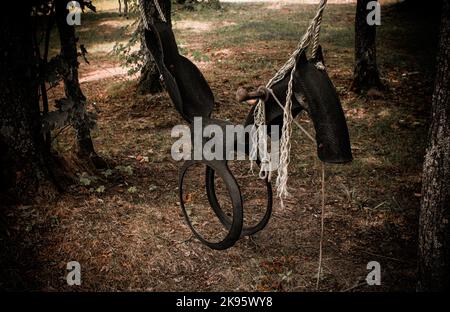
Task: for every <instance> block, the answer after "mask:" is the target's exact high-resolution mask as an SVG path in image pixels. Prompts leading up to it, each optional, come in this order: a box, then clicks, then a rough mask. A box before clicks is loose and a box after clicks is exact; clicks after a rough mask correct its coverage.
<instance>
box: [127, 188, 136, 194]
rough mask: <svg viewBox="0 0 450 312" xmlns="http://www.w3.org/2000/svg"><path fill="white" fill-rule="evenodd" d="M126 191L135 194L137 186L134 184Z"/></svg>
mask: <svg viewBox="0 0 450 312" xmlns="http://www.w3.org/2000/svg"><path fill="white" fill-rule="evenodd" d="M128 193H130V194H135V193H137V187H136V186H131V187H129V188H128Z"/></svg>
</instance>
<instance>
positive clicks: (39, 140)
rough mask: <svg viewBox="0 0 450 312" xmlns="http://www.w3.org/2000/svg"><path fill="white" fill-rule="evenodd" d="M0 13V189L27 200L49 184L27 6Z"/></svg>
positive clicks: (31, 29) (29, 16)
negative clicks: (12, 191) (9, 190)
mask: <svg viewBox="0 0 450 312" xmlns="http://www.w3.org/2000/svg"><path fill="white" fill-rule="evenodd" d="M17 3H20V2H16V3H15V4H17ZM13 5H14V4H13ZM0 14H1V16H0V42H1V43H2V44H1V46H0V81H1V83H0V149H1V152H0V154H1V157H0V160H1V163H0V173H1V179H0V180H1V183H0V191H6V190H8V189H11V190H14V194H15V195H17V196H18V198H19V199H27V198H31V197H34V196H36V195H37V194H36V192H38V193H41V191H44V192H47V190H45V189H43V188H45V187H46V186H50V183H49V182H48V181H49V180H50V178H49V173H48V170H47V167H46V161H45V159H46V154H45V152H44V140H43V135H42V132H41V116H40V110H39V97H38V87H39V85H38V82H37V81H38V79H37V64H38V60H37V58H36V57H35V55H34V48H33V28H32V27H31V15H30V14H31V8H30V7H29V6H27V5H22V6H20V5H18V4H17V5H16V7H15V8H8V10H1V13H0ZM18 21H20V22H18ZM51 188H52V189H51V190H50V189H48V190H49V191H51V192H53V191H54V188H53V187H51ZM41 194H42V193H41Z"/></svg>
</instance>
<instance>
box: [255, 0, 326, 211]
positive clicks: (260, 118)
mask: <svg viewBox="0 0 450 312" xmlns="http://www.w3.org/2000/svg"><path fill="white" fill-rule="evenodd" d="M326 4H327V0H321V1H320V4H319V7H318V10H317V13H316V15H315V16H314V18H313V19H312V20H311V22H310V24H309V26H308V29H307V31H306V33H305V34H304V35H303V37H302V39H301V40H300V42H299V44H298V45H297V48H296V49H295V51H294V52H293V53H292V54H291V56H290V58H289V59H288V60H287V61H286V63H285V64H284V65H283V66H282V67H281V68H280V69H279V70H278V72H277V73H276V74H275V75H274V76H273V77H272V79H270V80H269V82H268V83H267V85H266V87H267V88H268V89H269V90H271V87H272V86H273V85H274V84H276V83H277V82H279V81H281V80H283V79H284V77H286V75H287V74H288V73H289V72H290V78H289V84H288V90H287V93H286V104H285V106H284V107H283V106H282V105H281V103H280V102H279V101H278V99H277V102H278V104H279V105H281V107H282V109H283V127H282V137H281V142H280V164H279V166H278V172H277V173H278V175H277V181H276V187H277V195H278V197H279V198H280V200H281V205H282V206H283V198H284V197H287V196H289V193H288V190H287V182H288V177H289V172H288V167H289V161H290V149H291V144H290V137H291V134H292V129H291V124H292V122H293V118H292V110H291V109H292V95H293V80H294V73H295V70H296V59H297V56H298V55H300V54H301V53H303V51H305V50H306V49H307V48H308V47H309V46H310V45H312V56H313V57H315V56H316V53H317V48H318V44H319V32H320V26H321V23H322V15H323V11H324V9H325V6H326ZM271 93H272V95H273V92H271ZM264 111H265V103H264V101H262V100H259V101H258V103H257V104H256V107H255V112H254V120H255V123H254V127H256V131H254V133H260V131H259V128H262V126H263V125H265V123H266V120H265V112H264ZM300 128H301V129H302V131H303V132H305V133H306V131H305V130H304V129H303V128H302V127H301V126H300ZM310 138H311V137H310ZM255 139H259V141H258V142H259V143H260V144H261V145H262V146H267V143H266V141H267V136H265V137H260V136H257V135H256V134H255V135H253V136H252V140H253V144H252V151H251V152H250V155H253V156H256V153H257V152H256V150H257V146H258V145H259V144H257V141H256V140H255ZM251 159H256V158H251ZM263 170H264V168H263V166H261V168H260V172H261V171H263ZM260 176H267V174H261V173H260Z"/></svg>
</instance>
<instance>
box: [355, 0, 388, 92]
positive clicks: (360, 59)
mask: <svg viewBox="0 0 450 312" xmlns="http://www.w3.org/2000/svg"><path fill="white" fill-rule="evenodd" d="M369 2H370V0H358V2H357V4H356V16H355V70H354V74H353V83H352V86H351V89H352V90H353V91H355V92H357V93H359V92H361V91H367V90H370V89H378V90H380V89H382V83H381V80H380V74H379V72H378V66H377V54H376V42H375V38H376V26H375V25H372V26H370V25H369V24H368V23H367V14H368V12H369V11H368V10H367V3H369Z"/></svg>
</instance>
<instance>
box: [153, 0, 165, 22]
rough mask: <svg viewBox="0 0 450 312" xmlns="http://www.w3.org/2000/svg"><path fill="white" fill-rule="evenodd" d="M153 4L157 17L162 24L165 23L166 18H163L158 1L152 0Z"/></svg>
mask: <svg viewBox="0 0 450 312" xmlns="http://www.w3.org/2000/svg"><path fill="white" fill-rule="evenodd" d="M153 2H154V3H155V6H156V10H157V11H158V13H159V17H160V18H161V20H162V21H163V22H164V23H167V20H166V17H165V16H164V13H163V11H162V10H161V7H160V6H159V2H158V0H153Z"/></svg>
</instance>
